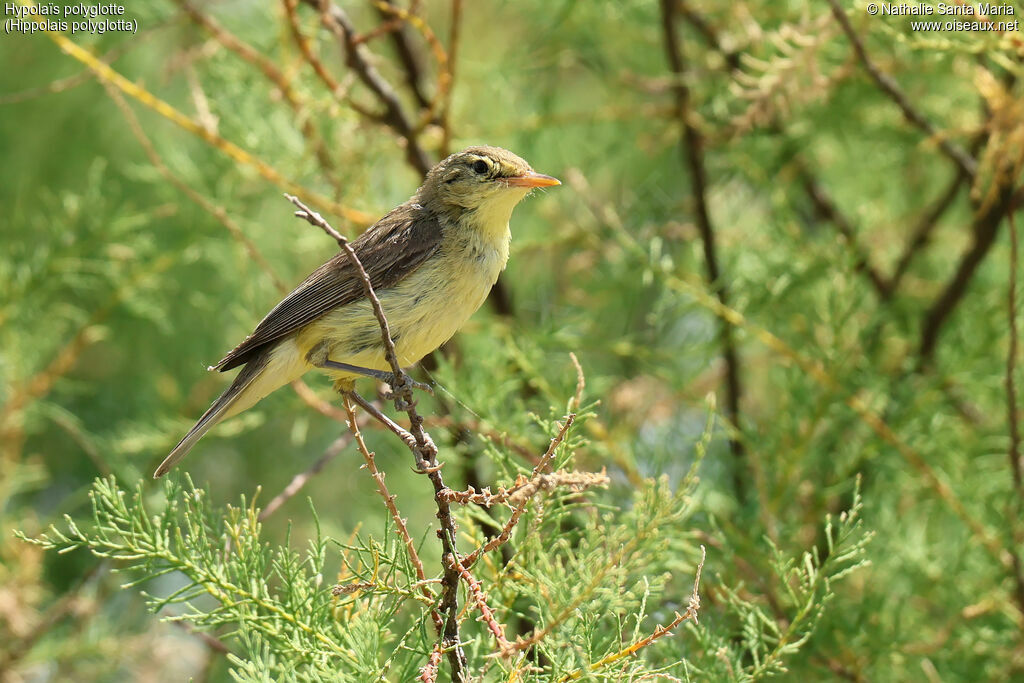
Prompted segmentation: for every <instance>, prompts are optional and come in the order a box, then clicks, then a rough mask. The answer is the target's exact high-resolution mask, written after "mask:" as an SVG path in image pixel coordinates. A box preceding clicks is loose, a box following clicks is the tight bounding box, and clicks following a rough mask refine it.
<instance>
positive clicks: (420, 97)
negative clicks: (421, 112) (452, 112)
mask: <svg viewBox="0 0 1024 683" xmlns="http://www.w3.org/2000/svg"><path fill="white" fill-rule="evenodd" d="M370 2H371V4H372V5H373V6H374V7H375V8H376V10H377V13H378V14H379V15H380V16H381V18H382V19H385V20H386V21H385V22H384V23H383V24H381V25H380V26H379V27H378V28H377V29H375V30H374V31H370V32H369V33H367V34H366V35H364V36H359V37H358V40H357V41H356V42H359V43H364V42H368V41H369V40H370V39H371V38H372V37H373V36H374V34H375V33H377V32H381V33H388V34H389V36H390V38H391V44H392V45H393V46H394V48H395V54H397V55H398V61H399V62H400V63H401V65H402V70H403V71H404V72H405V83H406V85H407V86H408V88H409V92H411V93H412V96H413V99H415V100H416V105H417V106H418V107H420V108H421V109H430V98H429V97H427V94H426V91H425V90H424V89H423V65H422V64H420V59H419V55H417V53H416V49H415V48H414V47H413V45H412V42H411V41H410V40H409V35H408V33H407V31H406V25H407V24H408V23H409V16H416V12H417V10H418V7H417V5H418V4H419V3H418V2H414V3H412V5H411V6H410V7H409V9H408V10H406V12H407V14H399V13H398V12H396V11H395V10H398V9H399V8H398V7H396V6H395V5H394V4H392V3H390V2H388V3H382V2H374V0H370Z"/></svg>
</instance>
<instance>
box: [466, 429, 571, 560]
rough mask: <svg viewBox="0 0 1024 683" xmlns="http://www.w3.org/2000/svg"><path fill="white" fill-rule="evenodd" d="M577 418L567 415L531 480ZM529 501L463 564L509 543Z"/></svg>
mask: <svg viewBox="0 0 1024 683" xmlns="http://www.w3.org/2000/svg"><path fill="white" fill-rule="evenodd" d="M575 420H576V414H575V413H569V414H568V415H566V416H565V422H564V423H563V424H562V426H561V428H559V430H558V433H557V434H555V436H554V437H552V439H551V443H549V444H548V449H547V451H545V452H544V455H543V456H542V457H541V459H540V462H538V463H537V466H536V467H534V468H533V472H532V473H531V475H530V481H534V480H536V479H538V478H539V477H540V475H541V473H543V471H544V469H545V468H546V467H547V466H548V464H549V463H550V462H551V460H552V459H553V458H554V457H555V450H557V448H558V446H559V444H561V443H562V441H563V440H564V439H565V435H566V434H567V433H568V432H569V428H570V427H572V423H573V422H574V421H575ZM529 502H530V499H529V498H524V499H523V500H522V502H520V503H519V505H517V506H516V507H515V509H514V510H513V511H512V516H511V517H509V518H508V521H507V522H506V523H505V526H504V527H502V529H501V533H499V534H498V535H497V536H495V537H494V538H492V539H491V540H489V541H487V543H485V544H484V545H482V546H480V547H479V548H477V549H476V550H474V551H473V552H471V553H470V554H469V555H466V556H465V557H464V558H462V565H463V566H464V567H466V568H470V567H472V566H473V565H474V564H475V563H476V561H477V560H479V559H480V558H481V557H482V556H483V555H484V554H485V553H489V552H491V551H492V550H494V549H495V548H498V547H500V546H501V545H503V544H504V543H507V542H508V540H509V538H511V537H512V530H513V529H514V528H515V526H516V524H518V523H519V518H520V517H522V516H523V513H524V512H526V506H527V505H528V504H529Z"/></svg>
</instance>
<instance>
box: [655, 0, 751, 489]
mask: <svg viewBox="0 0 1024 683" xmlns="http://www.w3.org/2000/svg"><path fill="white" fill-rule="evenodd" d="M675 12H676V1H675V0H661V25H662V31H663V33H664V36H663V37H664V43H665V52H666V56H667V58H668V63H669V67H670V68H671V70H672V74H673V75H674V76H675V78H674V82H673V86H672V89H673V91H674V92H675V98H676V118H677V119H678V121H679V123H680V124H681V125H682V127H683V139H682V141H681V147H682V152H683V156H684V159H685V162H686V165H687V168H688V169H689V171H690V184H691V188H692V194H693V198H694V202H695V204H696V206H695V209H696V219H697V229H698V230H699V231H700V236H701V243H702V246H703V248H704V262H705V266H706V268H707V277H708V284H709V285H710V286H711V288H712V289H713V290H714V292H715V296H717V297H718V300H719V302H720V303H721V304H722V305H723V306H728V305H729V290H728V287H727V286H726V283H725V280H724V278H723V277H722V272H721V270H720V268H719V265H718V253H717V250H716V247H715V232H714V229H713V228H712V226H711V215H710V210H709V209H708V202H707V171H706V169H705V167H704V151H703V149H704V139H703V136H702V135H701V133H700V131H698V130H697V127H696V126H695V125H694V124H693V121H692V120H691V116H692V112H691V103H690V89H689V88H688V87H687V85H686V80H685V79H686V61H685V59H684V57H683V50H682V46H681V44H680V40H679V35H678V33H677V32H676V26H675V16H676V15H675ZM719 338H720V340H721V344H722V358H723V359H724V361H725V383H726V400H725V408H726V415H727V417H728V419H729V422H731V423H732V425H733V427H735V428H736V429H737V430H738V431H742V425H741V424H740V394H741V392H742V388H741V383H740V363H739V355H738V353H737V351H736V344H735V341H734V339H733V330H732V327H731V326H730V325H729V324H728V323H725V322H723V323H721V324H720V325H719ZM729 450H730V452H731V453H732V455H733V458H734V459H735V465H734V471H733V485H734V488H735V490H736V497H737V498H738V499H739V500H740V502H743V501H744V500H745V499H746V483H745V476H744V473H743V471H742V469H741V466H740V465H741V462H742V460H743V458H744V456H745V448H744V446H743V442H742V440H740V439H738V438H734V437H732V436H730V437H729Z"/></svg>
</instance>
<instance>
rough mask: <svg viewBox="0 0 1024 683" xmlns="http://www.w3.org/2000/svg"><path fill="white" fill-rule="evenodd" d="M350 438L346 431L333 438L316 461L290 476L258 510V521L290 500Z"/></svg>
mask: <svg viewBox="0 0 1024 683" xmlns="http://www.w3.org/2000/svg"><path fill="white" fill-rule="evenodd" d="M351 440H352V439H351V435H349V434H347V433H346V434H342V435H341V436H339V437H338V438H337V439H335V440H334V441H333V442H332V443H331V445H330V446H328V447H327V450H325V451H324V452H323V454H322V455H321V456H320V457H319V458H317V460H316V462H314V463H313V464H312V465H310V466H309V469H307V470H305V471H304V472H300V473H299V474H296V475H295V476H294V477H292V480H291V481H290V482H288V485H287V486H285V487H284V489H283V490H282V491H281V493H279V494H277V495H276V496H274V497H273V498H272V499H271V500H270V502H269V503H267V504H266V506H264V508H263V509H262V510H260V514H259V521H261V522H262V521H264V520H266V519H267V518H268V517H270V516H271V515H272V514H274V513H275V512H277V511H278V509H280V507H281V506H282V505H284V504H285V503H287V502H288V501H289V500H291V499H292V498H293V497H294V496H295V494H296V493H298V492H299V491H301V490H302V487H304V486H305V485H306V484H307V483H308V482H309V480H310V479H312V478H313V477H315V476H316V475H318V474H320V472H321V471H323V469H324V467H326V466H327V463H329V462H330V461H331V460H334V459H335V458H336V457H338V456H339V455H340V454H341V453H342V451H344V450H345V448H346V447H347V446H348V445H349V443H351Z"/></svg>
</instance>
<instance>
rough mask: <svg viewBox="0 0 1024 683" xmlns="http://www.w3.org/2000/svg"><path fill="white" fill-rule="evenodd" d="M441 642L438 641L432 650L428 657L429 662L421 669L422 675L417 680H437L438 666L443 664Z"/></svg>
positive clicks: (424, 682)
mask: <svg viewBox="0 0 1024 683" xmlns="http://www.w3.org/2000/svg"><path fill="white" fill-rule="evenodd" d="M442 654H443V653H442V652H441V644H440V643H437V644H436V645H434V649H432V650H431V651H430V656H429V657H428V658H427V663H426V664H424V665H423V667H422V668H421V669H420V675H419V678H418V679H417V680H419V681H421V683H434V681H436V680H437V668H438V667H439V666H441V655H442Z"/></svg>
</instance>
